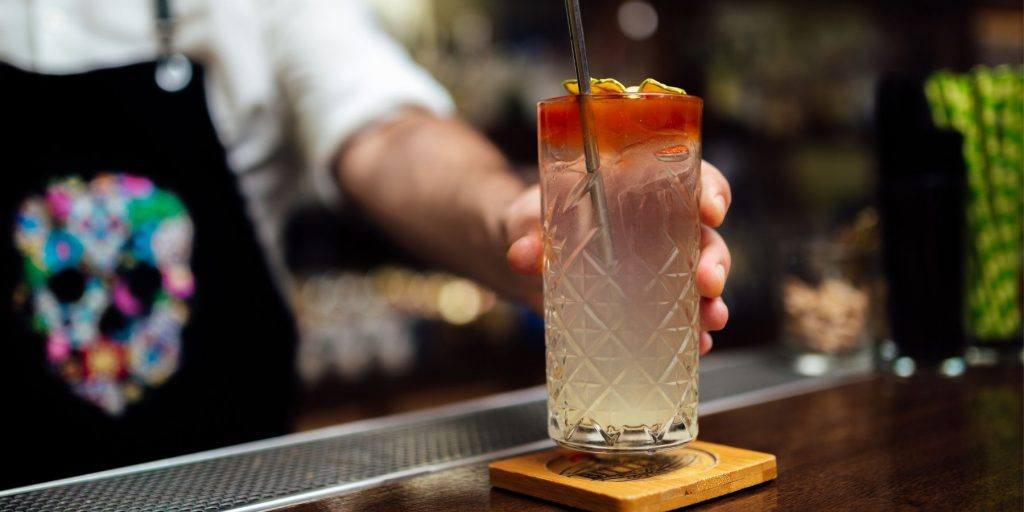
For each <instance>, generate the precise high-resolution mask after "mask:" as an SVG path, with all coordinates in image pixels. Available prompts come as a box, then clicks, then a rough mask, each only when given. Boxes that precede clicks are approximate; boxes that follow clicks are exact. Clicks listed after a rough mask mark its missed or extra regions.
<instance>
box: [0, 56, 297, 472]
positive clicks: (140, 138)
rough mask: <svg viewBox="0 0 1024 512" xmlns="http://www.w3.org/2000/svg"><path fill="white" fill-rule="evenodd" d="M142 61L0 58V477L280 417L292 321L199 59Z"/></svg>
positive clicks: (129, 453)
mask: <svg viewBox="0 0 1024 512" xmlns="http://www.w3.org/2000/svg"><path fill="white" fill-rule="evenodd" d="M179 64H181V63H180V62H179ZM158 66H159V64H158V63H157V62H152V63H142V64H135V65H128V66H124V67H118V68H113V69H103V70H98V71H93V72H88V73H82V74H74V75H42V74H36V73H31V72H27V71H24V70H21V69H18V68H14V67H11V66H8V65H5V64H0V169H3V170H2V175H0V176H2V177H0V180H2V181H0V245H2V248H0V333H3V334H2V336H3V338H4V339H3V341H2V343H0V347H2V349H0V350H2V352H0V354H2V355H0V407H2V410H3V420H2V424H3V427H2V429H0V431H2V432H3V436H2V438H0V446H2V456H0V459H2V460H3V463H2V465H3V468H2V469H0V489H3V488H8V487H12V486H15V485H21V484H26V483H32V482H39V481H44V480H49V479H54V478H59V477H66V476H71V475H75V474H81V473H85V472H91V471H96V470H101V469H106V468H110V467H116V466H121V465H126V464H131V463H137V462H142V461H147V460H153V459H157V458H162V457H168V456H173V455H178V454H182V453H187V452H194V451H198V450H204V449H209V448H213V447H218V446H224V445H228V444H234V443H239V442H244V441H250V440H255V439H258V438H264V437H269V436H274V435H280V434H282V433H284V432H286V430H287V428H288V426H289V404H290V403H291V402H292V400H291V399H292V396H293V392H294V390H295V385H294V384H295V376H294V371H293V361H294V351H295V328H294V323H293V320H292V318H291V316H290V314H289V312H288V310H287V308H286V305H285V303H284V301H283V299H282V297H281V295H280V293H278V290H277V289H276V287H275V286H274V284H273V282H272V280H271V276H270V273H269V271H268V265H267V261H266V260H265V258H264V255H263V253H262V251H261V247H260V245H259V244H258V242H257V239H256V237H255V234H254V233H255V232H254V229H253V226H252V225H251V222H250V220H249V218H248V216H247V213H246V209H245V202H244V200H243V197H242V196H241V194H240V192H239V188H238V183H237V180H236V176H235V175H234V174H233V173H232V172H231V171H230V170H229V168H228V166H227V163H226V159H225V152H224V149H223V148H222V147H221V145H220V143H219V142H218V138H217V134H216V133H215V131H214V127H213V126H212V124H211V122H210V115H209V112H208V111H207V103H206V96H205V93H204V80H203V70H202V68H201V67H200V66H198V65H196V64H194V63H193V64H192V67H191V70H192V76H191V80H188V81H187V85H185V84H181V85H183V86H184V88H182V89H181V90H178V91H175V92H168V91H166V90H164V89H161V87H160V86H158V84H157V80H156V79H155V76H156V73H157V69H158ZM179 71H180V70H179ZM186 80H187V79H186ZM83 205H84V206H83ZM126 222H127V223H128V224H129V225H128V226H127V227H126V226H125V223H126ZM189 224H191V227H192V234H191V236H189V230H188V227H189ZM90 255H91V256H90ZM40 267H43V268H40ZM157 317H159V318H157Z"/></svg>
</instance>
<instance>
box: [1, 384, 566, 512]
mask: <svg viewBox="0 0 1024 512" xmlns="http://www.w3.org/2000/svg"><path fill="white" fill-rule="evenodd" d="M545 414H546V408H545V404H544V402H541V401H536V400H534V401H531V402H527V403H520V404H515V405H512V406H507V407H501V408H494V409H490V410H482V411H476V412H472V413H463V414H457V415H455V416H450V417H443V418H437V419H430V420H425V421H414V422H412V423H406V424H403V425H401V426H392V427H384V428H377V429H373V430H369V431H364V432H354V433H348V434H341V435H337V436H332V437H328V438H324V439H316V440H310V441H305V442H298V443H293V444H288V445H285V446H278V447H272V448H266V449H258V450H255V451H250V452H247V453H241V454H237V455H227V456H223V457H216V458H212V459H206V460H200V461H196V462H191V463H184V464H177V465H172V466H168V467H163V468H155V469H150V470H141V471H136V472H132V473H127V474H123V475H119V476H110V477H106V478H99V479H95V480H88V481H83V482H80V483H69V484H65V485H60V486H56V487H48V488H42V489H38V490H29V491H27V492H21V493H17V494H12V495H8V496H3V497H0V510H3V511H5V512H6V511H26V512H29V511H32V512H36V511H41V510H61V511H69V512H70V511H83V512H84V511H89V512H99V511H110V512H115V511H116V512H127V511H140V512H142V511H146V512H148V511H153V510H162V511H167V512H185V511H189V512H191V511H215V510H226V509H238V508H243V507H246V508H248V506H250V505H255V504H260V503H267V502H270V501H273V500H276V499H278V498H282V497H286V496H295V495H300V494H304V493H307V492H309V491H314V490H318V489H325V488H334V489H336V490H337V488H338V486H339V485H340V484H347V483H357V482H373V481H374V479H377V478H378V477H381V476H383V475H394V474H396V473H399V472H401V471H409V470H416V469H418V468H424V467H427V466H433V465H438V464H444V463H448V462H453V461H461V460H465V459H470V458H473V457H476V456H479V455H482V454H487V453H492V452H496V451H501V450H505V449H508V448H512V447H516V446H522V445H526V444H529V443H532V442H536V441H537V440H538V439H545V438H546V437H547V431H546V430H545V428H546V426H545V422H544V417H545ZM260 508H262V507H260Z"/></svg>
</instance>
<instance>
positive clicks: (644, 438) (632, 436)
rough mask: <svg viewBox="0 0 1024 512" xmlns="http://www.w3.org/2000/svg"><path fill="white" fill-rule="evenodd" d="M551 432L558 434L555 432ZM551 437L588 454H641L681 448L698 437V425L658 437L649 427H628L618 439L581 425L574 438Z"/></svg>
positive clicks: (559, 443) (559, 442)
mask: <svg viewBox="0 0 1024 512" xmlns="http://www.w3.org/2000/svg"><path fill="white" fill-rule="evenodd" d="M550 434H554V432H551V433H550ZM551 439H552V440H554V441H555V443H557V444H558V445H559V446H564V447H566V448H570V449H573V450H577V451H581V452H588V453H618V454H641V453H646V454H650V453H655V452H660V451H665V450H670V449H673V448H680V447H682V446H685V445H687V444H689V443H691V442H693V441H694V440H696V439H697V425H696V424H694V425H692V426H691V428H690V430H687V429H685V428H682V429H677V430H674V431H672V432H671V433H670V434H669V435H666V436H662V437H660V438H659V437H658V436H656V435H654V434H653V433H652V432H651V431H650V430H649V429H647V428H637V429H633V428H625V429H623V430H622V432H621V433H619V434H618V435H617V436H615V438H609V437H607V436H606V435H605V434H603V433H602V431H601V430H600V429H598V428H596V427H585V426H582V425H581V426H580V427H578V428H577V429H575V431H574V432H573V434H572V439H568V440H567V439H564V438H560V437H558V436H555V435H551Z"/></svg>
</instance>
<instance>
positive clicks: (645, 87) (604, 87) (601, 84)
mask: <svg viewBox="0 0 1024 512" xmlns="http://www.w3.org/2000/svg"><path fill="white" fill-rule="evenodd" d="M562 87H564V88H565V90H566V91H568V92H569V94H579V93H580V88H579V86H578V84H577V81H576V80H566V81H564V82H562ZM590 91H591V92H592V93H593V94H622V93H640V92H656V93H663V94H686V91H684V90H683V89H681V88H679V87H672V86H671V85H665V84H663V83H661V82H659V81H657V80H655V79H653V78H648V79H645V80H644V81H643V82H640V85H633V86H630V87H626V86H624V85H622V83H621V82H619V81H618V80H616V79H614V78H591V79H590Z"/></svg>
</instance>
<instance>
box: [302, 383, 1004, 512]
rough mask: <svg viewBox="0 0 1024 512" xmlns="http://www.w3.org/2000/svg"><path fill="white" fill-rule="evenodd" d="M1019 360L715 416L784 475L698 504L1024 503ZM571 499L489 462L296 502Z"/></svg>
mask: <svg viewBox="0 0 1024 512" xmlns="http://www.w3.org/2000/svg"><path fill="white" fill-rule="evenodd" d="M1021 379H1022V374H1021V369H1020V367H1019V366H1018V367H1013V368H972V369H969V370H968V371H967V373H965V374H964V375H962V376H960V377H956V378H946V377H939V376H935V375H917V376H913V377H910V378H898V377H894V376H890V375H881V374H880V375H876V376H873V377H871V378H869V379H867V380H865V381H861V382H857V383H853V384H847V385H843V386H840V387H836V388H831V389H827V390H824V391H817V392H813V393H810V394H805V395H800V396H796V397H792V398H786V399H782V400H777V401H773V402H767V403H762V404H758V405H752V406H748V407H744V408H741V409H735V410H731V411H727V412H722V413H718V414H713V415H709V416H706V417H702V418H701V419H700V438H701V439H703V440H707V441H712V442H716V443H722V444H728V445H732V446H739V447H743V448H749V449H753V450H758V451H764V452H769V453H774V454H775V455H777V456H778V470H779V476H778V479H777V480H775V481H774V482H771V483H767V484H764V485H761V486H758V487H754V488H751V489H748V490H745V491H741V492H739V493H736V494H733V495H730V496H726V497H723V498H719V499H716V500H712V501H710V502H707V503H703V504H700V505H696V506H694V507H691V508H690V509H689V510H702V511H703V510H714V511H747V510H775V509H779V510H861V511H869V510H1021V509H1022V508H1024V502H1022V476H1024V468H1022V453H1024V446H1022V432H1024V427H1022V418H1021V414H1022V413H1021V388H1022V380H1021ZM488 509H489V510H501V511H541V510H564V509H563V508H562V507H558V506H555V505H551V504H548V503H545V502H541V501H538V500H534V499H531V498H527V497H524V496H520V495H516V494H513V493H509V492H505V491H502V490H498V489H492V488H491V487H490V485H489V483H488V480H487V463H486V462H479V463H473V464H469V465H466V466H462V467H457V468H455V469H449V470H444V471H440V472H437V473H431V474H427V475H422V476H417V477H412V478H408V479H405V480H398V481H395V482H391V483H385V484H382V485H379V486H376V487H371V488H367V489H363V490H358V491H354V492H351V493H348V494H344V495H340V496H334V497H329V498H324V499H321V500H319V501H313V502H309V503H305V504H301V505H296V506H293V507H290V508H288V509H286V510H288V511H289V512H300V511H302V512H314V511H317V512H327V511H340V510H361V511H376V510H379V511H392V510H413V511H444V512H451V511H460V510H488Z"/></svg>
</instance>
